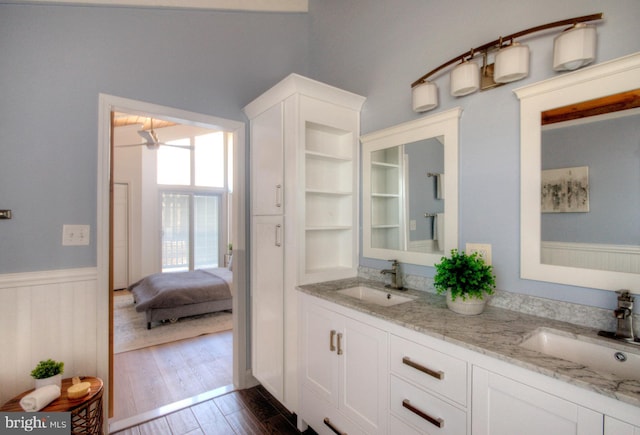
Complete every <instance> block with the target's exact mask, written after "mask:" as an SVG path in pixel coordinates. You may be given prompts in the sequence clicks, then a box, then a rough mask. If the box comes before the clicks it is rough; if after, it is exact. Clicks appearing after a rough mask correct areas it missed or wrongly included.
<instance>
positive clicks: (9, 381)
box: [0, 268, 99, 404]
mask: <svg viewBox="0 0 640 435" xmlns="http://www.w3.org/2000/svg"><path fill="white" fill-rule="evenodd" d="M97 301H98V299H97V271H96V268H82V269H70V270H55V271H43V272H29V273H15V274H4V275H0V404H3V403H5V402H6V401H7V400H9V399H11V398H12V397H14V396H15V395H17V394H19V393H21V392H23V391H25V390H28V389H30V388H33V379H32V378H31V376H30V372H31V370H32V369H33V367H35V365H36V364H37V363H38V361H40V360H43V359H47V358H53V359H54V360H58V361H64V375H63V376H64V377H71V376H98V350H99V346H98V345H97V336H98V333H97V331H98V325H97V318H98V317H99V316H98V303H97Z"/></svg>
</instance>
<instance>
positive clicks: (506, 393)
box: [473, 367, 603, 435]
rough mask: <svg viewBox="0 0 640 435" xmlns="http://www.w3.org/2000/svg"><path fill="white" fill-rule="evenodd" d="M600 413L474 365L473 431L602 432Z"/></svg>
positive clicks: (477, 434)
mask: <svg viewBox="0 0 640 435" xmlns="http://www.w3.org/2000/svg"><path fill="white" fill-rule="evenodd" d="M602 428H603V415H602V413H599V412H596V411H593V410H591V409H588V408H585V407H582V406H579V405H577V404H575V403H573V402H571V401H569V400H565V399H563V398H561V397H558V396H555V395H553V394H549V393H547V392H545V391H542V390H539V389H537V388H535V387H534V386H530V385H526V384H524V383H521V382H517V381H515V380H512V379H509V378H507V377H505V376H502V375H499V374H497V373H493V372H490V371H488V370H486V369H483V368H480V367H474V368H473V434H474V435H513V434H519V435H550V434H553V435H602V433H603V432H602Z"/></svg>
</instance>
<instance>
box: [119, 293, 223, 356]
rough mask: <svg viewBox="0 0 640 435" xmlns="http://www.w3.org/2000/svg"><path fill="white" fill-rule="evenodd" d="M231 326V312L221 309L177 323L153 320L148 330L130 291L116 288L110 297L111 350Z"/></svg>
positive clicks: (144, 344) (146, 344)
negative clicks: (160, 322)
mask: <svg viewBox="0 0 640 435" xmlns="http://www.w3.org/2000/svg"><path fill="white" fill-rule="evenodd" d="M232 327H233V322H232V315H231V313H228V312H224V311H221V312H217V313H210V314H203V315H200V316H192V317H185V318H182V319H179V320H178V321H177V322H176V323H170V322H167V323H162V324H158V323H154V325H153V327H152V328H151V329H147V320H146V317H145V313H139V312H137V311H136V309H135V305H134V303H133V295H132V294H131V292H129V291H127V290H119V291H117V292H115V294H114V297H113V352H114V353H121V352H127V351H130V350H135V349H141V348H143V347H149V346H155V345H157V344H163V343H170V342H172V341H177V340H184V339H186V338H193V337H197V336H199V335H204V334H213V333H215V332H221V331H228V330H230V329H232Z"/></svg>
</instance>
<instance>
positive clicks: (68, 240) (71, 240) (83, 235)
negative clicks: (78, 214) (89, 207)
mask: <svg viewBox="0 0 640 435" xmlns="http://www.w3.org/2000/svg"><path fill="white" fill-rule="evenodd" d="M89 230H90V226H89V225H63V226H62V246H82V245H88V244H89V238H90V237H89Z"/></svg>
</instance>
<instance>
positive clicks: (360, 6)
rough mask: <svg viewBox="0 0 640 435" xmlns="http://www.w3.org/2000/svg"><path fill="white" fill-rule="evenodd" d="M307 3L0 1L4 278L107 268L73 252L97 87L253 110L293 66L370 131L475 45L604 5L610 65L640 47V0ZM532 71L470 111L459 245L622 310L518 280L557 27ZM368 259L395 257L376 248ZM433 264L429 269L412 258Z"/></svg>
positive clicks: (602, 44) (515, 285)
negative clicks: (534, 137)
mask: <svg viewBox="0 0 640 435" xmlns="http://www.w3.org/2000/svg"><path fill="white" fill-rule="evenodd" d="M309 3H310V13H309V14H308V15H306V14H277V13H269V14H254V13H220V12H206V11H184V10H154V9H135V8H104V7H78V6H42V5H8V4H0V56H1V57H0V98H1V101H2V102H1V104H0V209H5V208H7V209H12V210H13V213H14V218H13V219H12V220H10V221H0V273H10V272H22V271H36V270H48V269H59V268H60V269H63V268H74V267H85V266H94V265H95V264H96V252H95V243H94V242H92V245H91V246H89V247H88V248H77V247H62V246H61V229H62V224H64V223H69V224H86V223H88V224H91V225H92V241H95V234H96V233H95V222H96V174H95V171H96V166H97V155H96V151H97V135H98V133H97V124H98V122H97V117H98V94H99V93H101V92H102V93H107V94H111V95H117V96H121V97H126V98H131V99H137V100H142V101H147V102H151V103H155V104H160V105H165V106H170V107H176V108H179V109H185V110H190V111H194V112H200V113H204V114H209V115H214V116H219V117H224V118H229V119H234V120H244V116H243V114H242V112H241V108H242V107H243V106H244V105H245V104H246V103H248V102H249V101H251V100H252V99H253V98H255V97H256V96H258V95H259V94H260V93H262V92H263V91H264V90H266V89H268V88H269V87H270V86H272V85H273V84H274V83H276V82H277V81H279V80H280V79H281V78H283V77H284V76H286V75H287V74H289V73H291V72H297V73H300V74H306V75H308V76H310V77H313V78H316V79H318V80H321V81H324V82H327V83H329V84H332V85H334V86H338V87H341V88H343V89H347V90H350V91H353V92H356V93H358V94H360V95H364V96H366V97H367V102H366V103H365V106H364V109H363V112H362V132H363V133H368V132H371V131H375V130H378V129H380V128H384V127H388V126H391V125H394V124H397V123H399V122H404V121H408V120H412V119H415V118H417V117H419V116H421V115H418V114H415V113H413V112H412V111H411V100H410V84H411V83H412V82H413V81H415V80H416V79H417V78H419V77H420V76H421V75H423V74H424V73H425V72H427V71H428V70H430V69H431V68H434V67H435V66H437V65H439V64H440V63H442V62H444V61H446V60H448V59H450V58H452V57H453V56H455V55H458V54H460V53H461V52H463V51H465V50H468V49H469V48H471V47H472V46H477V45H479V44H482V43H485V42H487V41H490V40H493V39H495V38H497V37H498V36H499V35H500V34H508V33H512V32H515V31H518V30H521V29H523V28H528V27H532V26H535V25H539V24H542V23H546V22H549V21H555V20H558V19H562V18H568V17H572V16H578V15H585V14H590V13H594V12H600V11H601V12H604V14H605V17H606V19H605V21H604V22H603V23H602V24H600V25H599V26H598V33H599V39H598V58H597V62H602V61H605V60H610V59H614V58H616V57H619V56H622V55H625V54H629V53H632V52H636V51H639V50H640V26H638V24H637V23H638V22H640V3H639V2H638V1H637V0H565V1H562V2H558V1H557V0H538V1H537V2H506V1H503V0H484V1H482V2H477V1H475V0H457V1H455V2H451V1H449V2H448V1H436V0H429V1H427V0H393V1H392V0H386V1H382V0H374V1H372V0H310V2H309ZM523 42H527V43H528V44H529V45H530V47H531V51H532V60H533V62H532V68H531V74H530V76H529V77H528V78H527V79H525V80H522V81H520V82H517V83H515V84H510V85H506V86H503V87H501V88H498V89H495V90H491V91H487V92H481V93H478V94H474V95H471V96H468V97H463V98H460V99H453V98H452V97H449V96H448V92H447V86H448V79H447V77H446V74H444V75H442V76H441V77H439V78H437V79H436V81H437V83H438V85H439V86H440V98H441V103H440V107H439V108H438V109H437V111H439V110H443V109H447V108H451V107H454V106H458V105H459V106H462V107H463V109H464V113H463V116H462V119H461V126H460V174H461V175H460V246H464V244H465V243H466V242H483V243H491V244H492V249H493V261H494V265H495V270H496V274H497V275H498V285H499V287H500V288H501V289H505V290H509V291H512V292H517V293H527V294H532V295H537V296H542V297H548V298H552V299H559V300H567V301H574V302H582V303H585V304H588V305H596V306H611V305H612V304H613V301H612V300H611V299H612V297H611V294H610V293H608V292H603V291H598V290H593V289H585V288H579V287H571V286H558V285H552V284H547V283H541V282H534V281H528V280H521V279H520V278H519V262H518V257H519V228H520V224H519V130H518V116H519V109H518V102H517V100H516V98H515V96H514V94H513V93H512V90H513V89H514V88H515V87H519V86H522V85H525V84H529V83H533V82H536V81H539V80H542V79H545V78H548V77H551V76H553V75H554V73H553V72H552V70H551V67H550V63H551V56H552V48H551V47H552V34H551V33H550V34H549V35H546V36H542V37H540V36H535V37H533V38H531V39H527V40H525V41H523ZM362 263H363V264H365V265H374V266H379V267H382V266H383V265H385V264H384V263H383V262H376V261H373V260H368V259H363V260H362ZM407 271H408V272H410V273H420V274H424V275H427V276H429V275H431V274H432V273H433V269H432V268H426V267H412V268H411V267H409V268H407Z"/></svg>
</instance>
